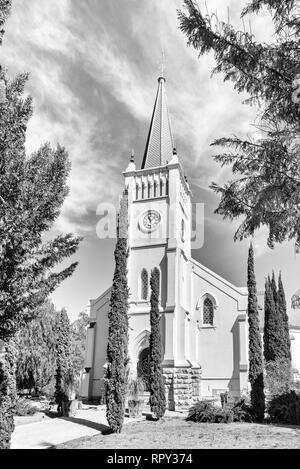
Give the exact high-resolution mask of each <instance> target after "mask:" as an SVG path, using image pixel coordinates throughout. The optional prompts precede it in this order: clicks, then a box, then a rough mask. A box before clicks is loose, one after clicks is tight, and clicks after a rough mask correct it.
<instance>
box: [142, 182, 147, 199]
mask: <svg viewBox="0 0 300 469" xmlns="http://www.w3.org/2000/svg"><path fill="white" fill-rule="evenodd" d="M145 189H146V188H145V184H144V183H143V184H142V199H144V198H145Z"/></svg>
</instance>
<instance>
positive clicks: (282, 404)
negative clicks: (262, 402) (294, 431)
mask: <svg viewBox="0 0 300 469" xmlns="http://www.w3.org/2000/svg"><path fill="white" fill-rule="evenodd" d="M268 413H269V416H270V419H271V422H273V423H287V424H289V425H300V393H299V392H296V391H290V392H286V393H283V394H280V395H278V396H274V397H273V398H272V399H271V401H270V402H269V405H268Z"/></svg>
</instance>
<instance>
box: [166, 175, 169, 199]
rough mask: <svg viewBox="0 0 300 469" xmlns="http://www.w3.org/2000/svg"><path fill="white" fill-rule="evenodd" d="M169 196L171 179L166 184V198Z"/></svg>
mask: <svg viewBox="0 0 300 469" xmlns="http://www.w3.org/2000/svg"><path fill="white" fill-rule="evenodd" d="M168 195H169V179H167V182H166V196H168Z"/></svg>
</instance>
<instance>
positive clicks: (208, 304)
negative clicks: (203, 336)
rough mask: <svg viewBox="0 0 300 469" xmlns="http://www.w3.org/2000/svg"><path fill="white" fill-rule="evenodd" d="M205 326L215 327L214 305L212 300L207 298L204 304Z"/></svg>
mask: <svg viewBox="0 0 300 469" xmlns="http://www.w3.org/2000/svg"><path fill="white" fill-rule="evenodd" d="M203 324H204V325H207V326H213V325H214V305H213V302H212V300H211V299H210V298H205V300H204V302H203Z"/></svg>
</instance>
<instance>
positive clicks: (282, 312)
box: [277, 273, 291, 362]
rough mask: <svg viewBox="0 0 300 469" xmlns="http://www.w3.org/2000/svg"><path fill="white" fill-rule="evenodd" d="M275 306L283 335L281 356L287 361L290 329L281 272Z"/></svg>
mask: <svg viewBox="0 0 300 469" xmlns="http://www.w3.org/2000/svg"><path fill="white" fill-rule="evenodd" d="M277 307H278V314H279V316H280V317H281V323H282V336H283V349H282V356H283V358H285V359H286V360H287V361H288V362H291V339H290V329H289V317H288V314H287V308H286V299H285V293H284V287H283V283H282V277H281V273H280V274H279V278H278V295H277Z"/></svg>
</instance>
